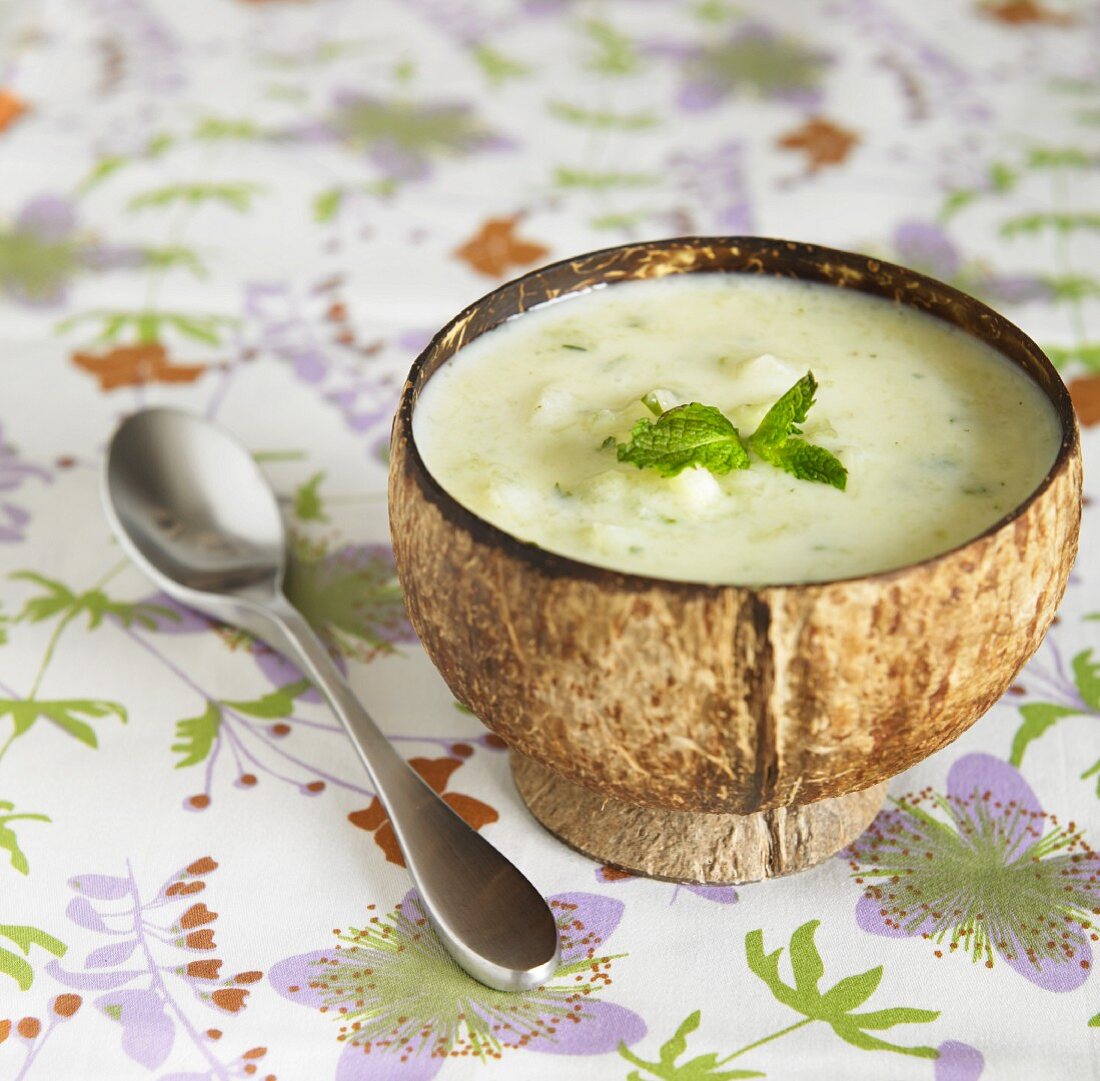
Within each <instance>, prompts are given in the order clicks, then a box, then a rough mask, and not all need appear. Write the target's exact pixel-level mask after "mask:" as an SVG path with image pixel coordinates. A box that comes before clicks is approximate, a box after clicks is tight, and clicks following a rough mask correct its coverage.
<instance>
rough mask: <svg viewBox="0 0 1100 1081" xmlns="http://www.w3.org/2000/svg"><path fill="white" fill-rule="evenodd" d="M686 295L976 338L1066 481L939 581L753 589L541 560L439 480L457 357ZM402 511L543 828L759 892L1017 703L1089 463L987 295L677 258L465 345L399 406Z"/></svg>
mask: <svg viewBox="0 0 1100 1081" xmlns="http://www.w3.org/2000/svg"><path fill="white" fill-rule="evenodd" d="M688 273H722V274H757V275H772V276H776V277H782V278H794V279H799V280H802V281H810V282H819V283H823V284H826V285H830V286H834V287H836V288H840V289H850V290H855V291H858V292H863V293H871V294H874V295H877V296H880V297H885V298H887V299H889V300H893V301H896V302H898V303H901V304H905V305H907V306H909V307H912V308H916V309H919V310H920V311H923V312H926V313H928V314H930V315H932V316H935V317H936V318H938V319H941V320H943V321H944V322H947V323H951V324H953V325H955V326H957V327H960V328H961V329H962V330H964V331H965V332H967V333H968V334H970V335H972V336H973V337H975V338H978V339H980V340H981V341H983V342H985V343H987V344H988V345H990V346H992V347H993V348H994V349H996V350H997V351H998V352H1000V353H1001V354H1002V355H1003V356H1004V357H1006V358H1007V359H1008V360H1009V361H1010V362H1011V363H1013V364H1016V365H1017V366H1019V367H1020V368H1022V369H1023V370H1024V371H1025V372H1026V373H1027V374H1028V376H1029V377H1030V378H1031V379H1032V381H1033V382H1034V383H1035V384H1036V385H1037V386H1038V387H1039V388H1040V389H1041V390H1042V392H1043V394H1045V395H1046V397H1047V398H1048V399H1049V401H1050V402H1051V404H1052V405H1053V406H1054V409H1055V410H1056V412H1057V415H1058V417H1059V420H1060V423H1061V428H1062V441H1061V445H1060V447H1059V450H1058V454H1057V457H1056V459H1055V461H1054V464H1053V465H1052V466H1051V468H1050V471H1049V472H1048V474H1047V475H1046V477H1045V478H1044V479H1043V481H1042V482H1041V483H1040V485H1039V486H1038V488H1036V490H1035V491H1034V492H1033V493H1032V494H1031V495H1030V496H1029V497H1028V498H1027V499H1026V500H1025V501H1024V502H1023V503H1022V504H1021V505H1020V506H1018V507H1017V508H1015V509H1014V510H1013V511H1012V512H1011V513H1010V514H1008V515H1006V516H1005V517H1004V518H1002V519H1001V520H999V521H998V522H995V523H994V524H993V525H991V526H990V527H989V528H988V529H986V530H985V531H984V532H983V533H982V534H981V535H980V536H977V537H975V538H974V539H973V540H970V541H968V542H967V543H965V544H963V545H961V546H959V547H956V548H953V549H951V550H950V551H947V552H944V553H942V554H940V555H937V556H935V557H933V558H930V559H926V560H923V561H922V562H919V563H915V564H912V565H910V566H906V567H902V568H900V569H897V570H892V571H888V572H884V573H878V574H871V575H866V576H862V577H855V578H848V579H843V580H836V581H826V582H814V583H809V584H801V585H797V584H796V585H773V586H753V587H748V586H736V585H700V584H694V583H686V582H674V581H666V580H662V579H657V578H649V577H645V576H641V575H635V574H621V573H617V572H615V571H611V570H606V569H603V568H600V567H596V566H592V565H589V564H586V563H582V562H579V561H577V560H574V559H570V558H567V557H565V556H560V555H556V554H553V553H551V552H547V551H544V550H543V549H541V548H538V547H537V546H535V545H534V544H530V543H526V542H523V541H521V540H518V539H516V538H515V537H513V536H511V535H509V534H507V533H505V532H503V531H502V530H500V529H498V528H496V527H495V526H493V525H490V524H489V523H488V522H486V521H485V520H484V519H482V518H479V517H478V516H476V515H475V514H473V513H472V512H471V511H469V510H467V509H466V508H465V507H463V506H461V505H460V504H459V503H458V502H457V501H456V500H455V499H453V498H452V497H451V496H450V495H448V494H447V493H446V492H445V491H444V490H443V489H442V488H441V487H440V485H439V484H438V483H437V482H436V481H435V480H434V478H433V477H432V476H431V474H430V473H429V472H428V470H427V468H426V467H425V465H424V462H423V461H422V459H421V457H420V454H419V452H418V450H417V446H416V442H415V440H414V438H413V425H412V421H413V411H414V409H415V408H416V402H417V398H418V396H419V394H420V391H421V389H422V388H423V387H424V385H425V383H426V382H427V381H428V380H429V379H430V378H431V377H432V375H433V374H434V373H435V372H436V371H437V370H438V369H439V368H440V366H441V365H443V364H444V363H446V362H448V361H449V360H450V359H451V358H452V357H454V356H455V354H456V353H458V351H459V350H460V349H462V347H463V346H464V345H466V344H468V343H469V342H470V341H472V340H473V339H474V338H476V337H478V336H479V335H481V334H483V333H485V332H486V331H488V330H491V329H492V328H493V327H495V326H497V325H499V324H500V323H502V322H503V321H504V320H506V319H508V318H511V317H512V316H515V315H518V314H520V313H522V312H524V311H526V310H528V309H529V308H532V307H534V306H536V305H538V304H542V303H544V302H546V301H548V300H551V299H554V298H556V297H560V296H563V295H565V294H568V293H576V292H581V291H583V290H586V289H590V288H592V287H595V286H601V285H606V284H612V283H615V282H621V281H628V280H633V279H643V278H659V277H664V276H667V275H671V274H688ZM389 508H390V528H391V531H392V536H393V546H394V554H395V557H396V561H397V570H398V575H399V577H400V580H401V585H402V588H403V590H404V594H405V601H406V605H407V607H408V612H409V617H410V619H411V620H412V623H413V626H414V627H415V629H416V631H417V633H418V634H419V636H420V639H421V641H422V643H423V645H424V648H425V649H426V650H427V653H428V655H429V657H430V658H431V660H432V661H433V663H434V664H435V666H436V667H437V668H438V669H439V671H440V673H441V674H442V676H443V678H444V680H445V681H446V682H447V684H448V686H449V687H450V688H451V690H452V691H453V693H454V695H455V697H456V698H457V699H458V700H459V701H461V702H463V703H464V704H466V705H467V706H469V707H470V709H472V710H473V711H474V713H476V714H477V716H478V717H480V718H481V719H482V721H484V723H485V724H486V725H488V726H489V727H490V728H491V729H492V730H493V731H494V732H496V733H497V734H498V735H500V736H501V737H502V738H503V739H505V740H506V741H507V742H508V744H509V746H510V747H511V748H512V768H513V772H514V775H515V778H516V782H517V785H518V787H519V790H520V793H521V795H522V796H523V798H524V800H525V801H526V803H527V805H528V807H529V808H530V809H531V810H532V812H533V813H534V814H535V816H536V817H537V818H538V819H539V820H540V821H541V822H542V823H543V824H544V825H545V826H547V827H548V828H549V829H550V830H551V831H552V832H554V833H555V834H557V835H558V836H559V837H561V838H562V839H563V840H565V841H566V842H567V843H568V844H570V845H572V846H573V847H574V848H577V849H579V850H580V851H582V852H585V853H587V854H589V855H591V856H593V857H594V858H597V859H600V860H602V861H603V862H606V863H609V864H613V865H615V866H619V867H622V868H625V869H626V870H629V871H634V872H637V873H642V874H648V875H652V876H654V877H662V878H670V879H675V880H679V881H693V882H738V881H751V880H754V879H758V878H764V877H771V876H774V875H779V874H784V873H787V872H790V871H794V870H798V869H801V868H803V867H807V866H810V865H812V864H814V863H817V862H820V861H821V860H822V859H825V858H827V857H828V856H830V855H832V854H834V853H835V852H836V851H838V850H839V849H841V848H843V847H844V846H845V845H846V844H847V843H849V841H851V840H852V839H853V838H854V837H856V836H858V834H859V833H860V832H862V830H863V829H864V828H865V827H866V826H867V824H868V823H869V822H870V820H871V818H873V817H874V814H875V813H876V811H877V810H878V808H879V806H880V805H881V803H882V800H883V798H884V795H885V787H886V782H887V781H888V780H889V778H891V777H893V776H895V775H896V774H898V773H900V772H901V771H903V770H905V769H907V768H908V767H910V766H912V765H914V764H915V763H917V762H919V761H921V760H922V759H924V758H926V757H927V756H928V755H930V754H932V753H933V752H934V751H937V750H939V749H940V748H941V747H943V746H944V745H945V744H947V743H949V742H951V741H952V740H953V739H955V738H956V737H958V736H959V735H960V734H961V733H962V732H963V731H965V729H967V728H968V727H969V726H970V725H971V724H973V723H974V722H975V721H976V720H977V719H978V718H979V717H980V716H982V714H983V713H985V712H986V711H987V710H988V709H989V708H990V706H991V705H992V704H993V703H994V702H995V701H996V700H997V699H998V698H999V697H1000V696H1001V695H1002V694H1003V693H1004V692H1005V690H1006V689H1007V688H1008V686H1009V684H1010V683H1011V682H1012V680H1013V679H1014V678H1015V677H1016V675H1017V673H1018V672H1019V670H1020V669H1021V668H1022V667H1023V665H1024V663H1025V662H1026V661H1027V659H1028V658H1029V657H1030V656H1031V655H1032V654H1033V653H1034V652H1035V650H1036V649H1037V648H1038V646H1039V644H1040V642H1041V641H1042V638H1043V635H1044V634H1045V633H1046V630H1047V627H1048V626H1049V625H1050V622H1051V620H1052V619H1053V617H1054V613H1055V610H1056V608H1057V606H1058V604H1059V602H1060V600H1061V598H1062V594H1063V592H1064V590H1065V586H1066V582H1067V579H1068V577H1069V572H1070V568H1071V566H1072V564H1073V560H1074V557H1075V555H1076V551H1077V538H1078V531H1079V525H1080V514H1081V461H1080V448H1079V440H1078V433H1077V424H1076V420H1075V418H1074V414H1073V408H1072V405H1071V404H1070V399H1069V395H1068V393H1067V391H1066V388H1065V385H1064V384H1063V383H1062V381H1061V379H1060V378H1059V376H1058V374H1057V372H1056V371H1055V370H1054V368H1053V366H1052V365H1051V364H1050V362H1049V360H1047V358H1046V356H1045V355H1044V354H1043V352H1042V351H1041V350H1040V349H1039V347H1038V346H1037V345H1036V344H1035V343H1034V342H1033V341H1032V340H1031V339H1030V338H1028V337H1027V336H1026V335H1025V334H1024V333H1023V332H1022V331H1020V330H1019V329H1018V328H1017V327H1015V326H1013V325H1012V324H1011V323H1010V322H1008V321H1007V320H1006V319H1004V318H1003V317H1002V316H1000V315H998V314H997V313H996V312H994V311H993V310H991V309H990V308H988V307H986V306H985V305H984V304H982V303H981V302H979V301H977V300H975V299H974V298H972V297H969V296H967V295H965V294H963V293H960V292H959V291H958V290H956V289H953V288H951V287H950V286H947V285H944V284H943V283H941V282H937V281H934V280H933V279H931V278H927V277H925V276H923V275H921V274H917V273H915V272H914V271H911V270H907V269H905V268H903V267H899V266H895V265H892V264H890V263H884V262H881V261H879V260H876V259H870V258H867V257H866V256H862V255H856V254H853V253H850V252H842V251H836V250H833V249H829V248H823V247H818V246H814V245H809V244H801V243H794V242H790V241H782V240H769V239H766V238H760V237H752V238H741V237H726V238H705V237H684V238H677V239H673V240H667V241H656V242H652V243H644V244H629V245H623V246H621V247H617V248H610V249H607V250H604V251H598V252H593V253H590V254H586V255H581V256H578V257H577V258H574V259H570V260H566V261H563V262H560V263H555V264H553V265H550V266H547V267H544V268H542V269H540V270H537V271H535V272H533V273H531V274H527V275H525V276H523V277H521V278H518V279H516V280H514V281H511V282H508V283H507V284H505V285H503V286H501V287H500V288H499V289H496V290H494V291H493V292H491V293H489V294H488V295H487V296H485V297H483V298H482V299H481V300H479V301H477V302H475V303H474V304H472V305H471V306H470V307H468V308H467V309H466V310H465V311H464V312H462V313H461V314H460V315H458V316H457V317H456V318H455V319H453V320H452V321H451V322H450V323H448V324H447V326H445V327H444V328H443V329H442V330H441V331H440V332H439V333H438V334H437V335H436V337H435V338H434V339H433V340H432V341H431V343H430V344H429V345H428V347H427V348H426V349H425V351H424V352H423V353H422V354H421V355H420V357H419V358H418V359H417V360H416V362H415V363H414V365H413V367H412V370H411V372H410V374H409V378H408V381H407V383H406V384H405V387H404V390H403V393H402V396H401V402H400V405H399V408H398V412H397V416H396V418H395V421H394V428H393V436H392V444H391V462H390V486H389Z"/></svg>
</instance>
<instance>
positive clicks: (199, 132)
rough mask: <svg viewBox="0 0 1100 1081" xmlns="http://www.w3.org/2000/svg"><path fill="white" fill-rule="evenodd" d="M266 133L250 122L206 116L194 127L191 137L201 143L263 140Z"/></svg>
mask: <svg viewBox="0 0 1100 1081" xmlns="http://www.w3.org/2000/svg"><path fill="white" fill-rule="evenodd" d="M266 135H267V133H266V132H265V131H264V130H263V128H261V127H260V126H259V125H257V124H254V123H252V121H251V120H230V119H227V118H225V117H220V116H207V117H204V118H203V119H202V120H200V121H199V122H198V123H197V124H196V125H195V130H194V132H192V137H193V138H195V139H198V140H200V141H201V142H220V141H224V140H229V139H238V140H239V139H245V140H249V139H263V138H265V137H266Z"/></svg>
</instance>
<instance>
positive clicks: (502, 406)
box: [413, 274, 1061, 585]
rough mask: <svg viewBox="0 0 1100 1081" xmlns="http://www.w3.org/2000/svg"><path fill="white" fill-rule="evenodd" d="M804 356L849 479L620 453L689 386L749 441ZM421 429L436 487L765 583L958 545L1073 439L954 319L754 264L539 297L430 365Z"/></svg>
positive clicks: (559, 537)
mask: <svg viewBox="0 0 1100 1081" xmlns="http://www.w3.org/2000/svg"><path fill="white" fill-rule="evenodd" d="M808 371H812V372H813V374H814V377H815V378H816V380H817V383H818V389H817V397H816V403H815V404H814V405H813V407H812V408H811V409H810V410H809V413H808V416H807V418H806V420H805V422H804V423H803V424H802V425H801V428H802V433H803V435H802V438H804V439H806V440H808V441H809V442H811V443H814V444H818V445H820V446H822V447H825V448H826V449H827V450H829V451H831V452H832V453H833V454H834V455H835V456H836V457H837V458H839V459H840V461H841V462H842V463H843V465H844V466H845V467H846V469H847V473H848V475H847V483H846V486H845V488H844V490H840V489H838V488H836V487H833V486H831V485H830V484H827V483H817V482H814V481H810V480H801V479H797V478H796V477H794V476H792V475H791V474H790V473H787V472H785V471H783V470H782V469H780V468H777V467H776V466H774V465H771V464H768V463H767V462H765V461H764V460H762V459H761V458H759V457H758V456H756V455H754V454H752V453H751V451H750V467H749V468H747V469H735V470H733V471H731V472H728V473H726V474H725V475H715V474H714V473H712V472H710V471H709V470H707V469H705V468H699V467H689V468H687V469H684V470H683V471H682V472H680V473H679V474H678V475H676V476H672V477H666V476H662V475H661V474H660V473H658V472H657V471H656V470H654V469H652V468H648V467H647V468H638V467H637V466H635V465H634V464H632V463H631V462H629V461H620V460H619V459H618V456H617V450H616V444H626V443H628V442H629V441H630V439H631V432H632V428H633V426H634V425H635V423H636V422H637V421H639V420H640V419H642V418H648V419H649V421H650V422H654V413H655V412H660V411H662V410H667V409H671V408H673V407H675V406H677V405H681V404H685V403H689V402H699V403H703V404H705V405H709V406H714V407H716V408H717V409H719V410H721V411H722V413H723V414H725V415H726V416H727V417H728V418H729V420H730V421H732V423H733V424H734V425H735V426H736V427H737V429H738V430H739V432H740V434H741V437H742V439H746V440H747V438H748V437H749V436H751V435H752V433H753V432H754V430H755V429H756V427H757V425H759V423H760V421H761V420H762V419H763V417H764V415H765V414H766V413H767V411H768V409H769V408H770V407H771V406H772V405H773V404H774V403H775V402H776V400H777V399H778V398H780V397H781V396H782V395H783V393H784V392H785V391H787V390H789V389H790V388H791V386H792V385H793V384H795V383H796V382H797V381H798V380H799V379H800V378H801V377H803V376H805V375H806V373H807V372H808ZM647 395H648V396H649V400H650V406H649V407H648V408H647V406H646V405H645V404H644V403H643V402H642V398H643V397H645V396H647ZM413 430H414V436H415V439H416V443H417V446H418V447H419V449H420V452H421V455H422V457H423V459H424V462H425V464H426V465H427V467H428V470H429V471H430V472H431V474H432V476H433V477H435V479H436V480H437V481H438V482H439V483H440V484H441V485H442V487H443V488H444V489H445V490H446V491H447V492H448V493H450V494H451V495H452V496H453V497H454V498H455V499H456V500H458V501H459V502H460V503H462V504H463V505H464V506H466V507H468V508H469V509H470V510H472V511H473V512H474V513H475V514H477V515H479V516H480V517H482V518H484V519H486V520H487V521H489V522H491V523H493V524H494V525H496V526H498V527H499V528H501V529H503V530H504V531H506V532H508V533H511V534H512V535H513V536H516V537H519V538H521V539H522V540H525V541H533V542H534V543H536V544H538V545H539V546H540V547H542V548H545V549H548V550H550V551H552V552H557V553H560V554H562V555H566V556H570V557H572V558H574V559H578V560H582V561H584V562H586V563H592V564H596V565H598V566H602V567H609V568H612V569H614V570H620V571H626V572H630V573H636V574H644V575H652V576H656V577H659V578H669V579H677V580H681V581H692V582H708V583H738V584H757V585H758V584H765V583H772V584H778V583H793V582H809V581H821V580H825V579H831V578H847V577H852V576H856V575H861V574H868V573H872V572H876V571H882V570H887V569H890V568H895V567H901V566H904V565H906V564H910V563H914V562H918V561H920V560H922V559H925V558H927V557H929V556H932V555H935V554H937V553H939V552H943V551H946V550H947V549H949V548H953V547H955V546H956V545H958V544H961V543H963V542H964V541H966V540H968V539H970V538H972V537H975V536H977V535H978V534H979V533H981V532H982V531H983V530H984V529H986V528H987V527H988V526H989V525H991V524H992V523H993V522H995V521H997V520H998V519H999V518H1001V517H1002V516H1003V515H1005V514H1007V513H1008V512H1009V511H1011V510H1012V509H1013V508H1015V507H1016V506H1018V505H1019V504H1020V503H1021V502H1022V501H1023V500H1025V499H1026V498H1027V497H1028V495H1030V493H1031V492H1033V491H1034V490H1035V488H1036V487H1037V486H1038V484H1039V482H1040V481H1041V480H1042V478H1043V477H1044V475H1045V474H1046V472H1047V470H1048V469H1049V468H1050V466H1051V464H1052V463H1053V461H1054V458H1055V456H1056V453H1057V449H1058V445H1059V442H1060V438H1061V432H1060V427H1059V422H1058V418H1057V415H1056V413H1055V411H1054V409H1053V407H1052V406H1051V405H1050V403H1049V402H1048V401H1047V400H1046V398H1045V397H1044V395H1043V393H1042V392H1041V391H1040V390H1039V388H1038V387H1037V386H1035V385H1034V384H1033V383H1032V382H1031V380H1030V379H1028V377H1027V376H1026V375H1024V374H1023V373H1022V372H1021V371H1020V370H1019V369H1018V368H1017V367H1016V366H1015V365H1013V364H1012V363H1010V362H1009V361H1007V360H1006V359H1004V358H1003V357H1002V356H1000V354H998V353H997V352H995V351H994V350H992V349H990V348H989V347H987V346H986V345H984V344H983V343H981V342H979V341H977V340H976V339H974V338H971V337H969V336H968V335H966V334H964V333H963V332H961V331H959V330H957V329H955V328H954V327H951V326H949V325H947V324H945V323H942V322H940V321H939V320H937V319H934V318H932V317H930V316H927V315H923V314H921V313H919V312H916V311H914V310H913V309H911V308H907V307H905V306H903V305H901V304H894V303H891V302H889V301H885V300H881V299H879V298H877V297H871V296H867V295H866V294H862V293H856V292H852V291H848V290H843V289H837V288H833V287H830V286H824V285H816V284H810V283H805V282H795V281H788V280H782V279H775V278H770V277H755V276H749V275H739V274H684V275H676V276H673V277H670V278H665V279H661V280H655V281H641V282H628V283H622V284H617V285H613V286H609V287H604V288H601V289H597V290H593V291H591V292H587V293H583V294H579V295H574V296H571V297H567V298H563V299H562V300H560V301H556V302H553V303H550V304H545V305H542V306H541V307H539V308H536V309H533V310H531V311H529V312H526V313H524V314H523V315H522V316H518V317H516V318H514V319H512V320H510V321H508V322H507V323H505V324H504V325H502V326H500V327H498V328H497V329H495V330H492V331H490V332H489V333H487V334H484V335H482V336H481V337H479V338H477V339H476V340H474V341H473V342H471V343H470V344H469V345H468V346H466V347H465V348H463V349H462V350H461V351H460V352H458V353H457V354H456V355H455V356H454V357H453V358H452V359H451V360H450V361H448V362H447V363H446V364H445V365H444V366H443V367H442V368H441V369H440V370H439V371H437V372H436V373H435V375H434V376H432V378H431V379H430V380H429V381H428V383H427V385H426V386H425V387H424V389H423V392H422V393H421V395H420V399H419V401H418V403H417V406H416V410H415V413H414V417H413Z"/></svg>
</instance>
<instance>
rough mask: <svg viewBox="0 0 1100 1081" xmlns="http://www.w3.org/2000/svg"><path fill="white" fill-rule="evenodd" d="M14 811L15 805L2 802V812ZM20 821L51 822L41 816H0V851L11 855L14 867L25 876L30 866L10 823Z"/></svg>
mask: <svg viewBox="0 0 1100 1081" xmlns="http://www.w3.org/2000/svg"><path fill="white" fill-rule="evenodd" d="M14 810H15V804H13V803H10V802H9V801H8V800H0V811H14ZM19 820H23V821H27V822H49V821H50V820H49V818H48V817H47V816H46V815H40V814H26V813H21V814H0V849H3V850H4V851H5V852H7V853H8V854H9V856H10V857H11V865H12V867H14V868H15V869H16V870H17V871H18V872H19V873H20V874H21V875H25V874H27V873H28V872H29V871H30V864H28V863H27V857H26V855H25V854H24V853H23V850H22V849H21V848H20V847H19V839H18V838H17V837H16V836H15V830H13V829H12V828H11V825H10V823H12V822H16V821H19Z"/></svg>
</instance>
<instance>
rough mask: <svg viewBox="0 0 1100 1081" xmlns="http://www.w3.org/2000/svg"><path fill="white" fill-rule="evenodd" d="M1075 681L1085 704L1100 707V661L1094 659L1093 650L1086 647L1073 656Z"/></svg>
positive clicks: (1095, 707) (1094, 707)
mask: <svg viewBox="0 0 1100 1081" xmlns="http://www.w3.org/2000/svg"><path fill="white" fill-rule="evenodd" d="M1072 667H1073V682H1074V683H1076V684H1077V690H1078V691H1080V692H1081V697H1082V698H1083V699H1084V700H1085V704H1086V705H1088V706H1091V707H1092V708H1093V709H1100V663H1097V662H1094V661H1093V660H1092V650H1091V649H1086V650H1085V651H1084V652H1083V653H1078V654H1077V656H1076V657H1074V658H1073V663H1072Z"/></svg>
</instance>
